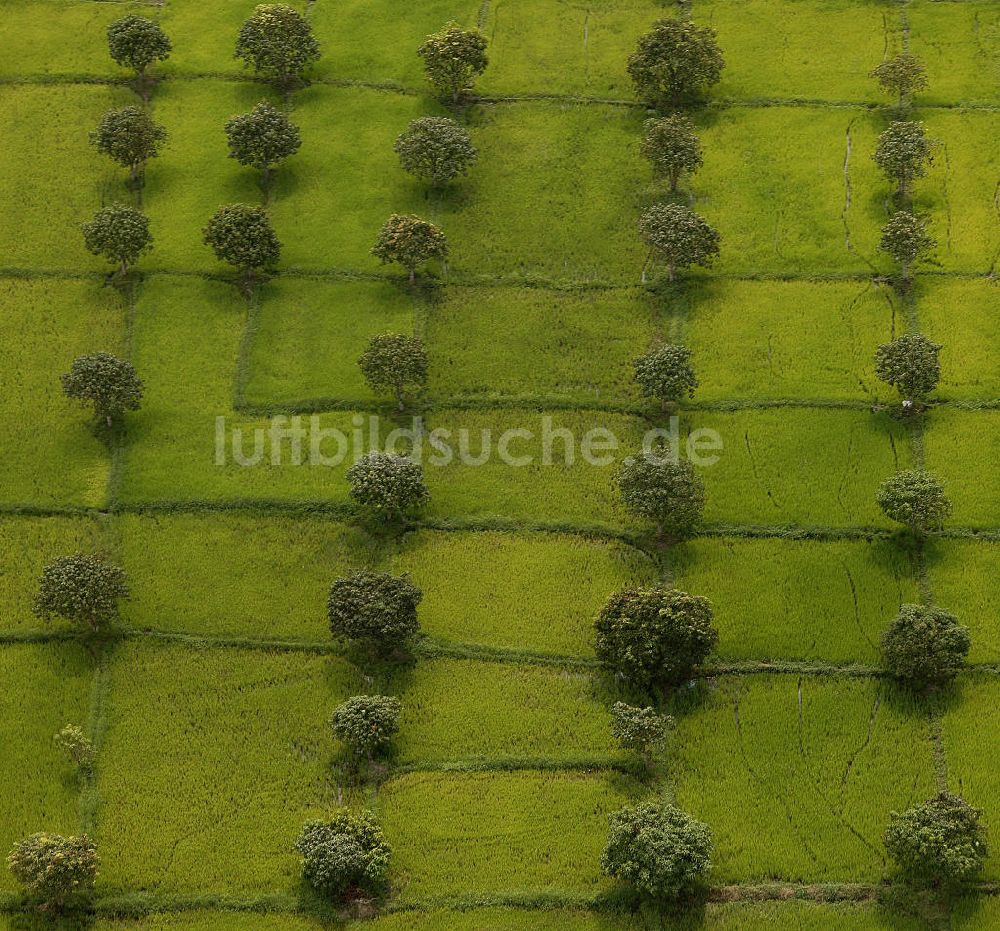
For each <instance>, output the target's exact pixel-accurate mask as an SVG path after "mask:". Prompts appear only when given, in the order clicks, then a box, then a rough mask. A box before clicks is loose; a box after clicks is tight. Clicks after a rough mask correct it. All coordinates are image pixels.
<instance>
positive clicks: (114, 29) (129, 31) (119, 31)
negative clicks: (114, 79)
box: [108, 13, 171, 78]
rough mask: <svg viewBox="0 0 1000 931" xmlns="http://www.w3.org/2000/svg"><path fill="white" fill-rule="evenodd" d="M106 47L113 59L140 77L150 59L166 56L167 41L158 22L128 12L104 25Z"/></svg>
mask: <svg viewBox="0 0 1000 931" xmlns="http://www.w3.org/2000/svg"><path fill="white" fill-rule="evenodd" d="M108 50H109V51H110V52H111V57H112V58H113V59H114V60H115V62H117V63H118V64H119V65H121V66H122V67H123V68H131V69H132V70H133V71H135V73H136V75H137V76H138V77H139V78H143V77H145V74H146V69H147V68H148V67H149V66H150V65H151V64H153V62H156V61H163V60H164V59H165V58H168V57H169V56H170V52H171V45H170V39H169V38H168V37H167V34H166V33H165V32H164V31H163V30H162V29H161V28H160V24H159V23H157V22H156V21H155V20H152V19H147V18H146V17H145V16H138V15H136V14H135V13H129V14H127V15H126V16H123V17H122V18H121V19H116V20H115V21H114V22H113V23H111V25H110V26H108Z"/></svg>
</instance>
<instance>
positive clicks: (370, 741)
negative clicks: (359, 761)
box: [330, 695, 400, 762]
mask: <svg viewBox="0 0 1000 931" xmlns="http://www.w3.org/2000/svg"><path fill="white" fill-rule="evenodd" d="M399 712H400V705H399V699H398V698H392V697H391V696H388V695H355V696H354V697H353V698H349V699H347V701H345V702H344V703H343V704H341V705H338V706H337V707H336V708H334V710H333V715H332V716H331V718H330V725H331V727H333V733H334V734H335V735H336V737H337V739H338V740H342V741H343V742H344V743H345V744H347V746H348V748H349V749H350V751H351V752H352V753H354V754H355V755H357V756H366V757H367V758H368V760H369V762H370V761H371V759H372V755H373V754H375V753H377V752H379V751H380V750H384V749H385V748H386V747H387V746H388V745H389V742H390V741H391V740H392V738H393V737H394V736H395V735H396V733H397V732H398V731H399Z"/></svg>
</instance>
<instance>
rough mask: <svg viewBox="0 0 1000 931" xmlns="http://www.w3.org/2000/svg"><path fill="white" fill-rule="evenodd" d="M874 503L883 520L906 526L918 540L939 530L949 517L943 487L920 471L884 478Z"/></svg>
mask: <svg viewBox="0 0 1000 931" xmlns="http://www.w3.org/2000/svg"><path fill="white" fill-rule="evenodd" d="M875 500H876V502H877V503H878V506H879V507H880V508H881V509H882V512H883V513H884V514H885V516H886V517H888V518H889V519H890V520H894V521H897V522H898V523H900V524H905V525H906V526H907V527H909V528H910V530H911V531H912V532H913V533H914V534H915V535H917V536H918V537H922V536H923V535H924V534H927V533H930V532H932V531H935V530H940V529H941V527H942V526H943V524H944V521H945V519H946V518H947V517H948V515H949V514H951V502H950V501H949V500H948V497H947V495H945V492H944V485H942V484H941V482H940V480H939V479H938V478H937V477H936V476H934V475H932V474H931V473H930V472H925V471H924V470H922V469H910V470H906V471H903V472H897V473H896V474H895V475H893V476H892V477H891V478H887V479H886V480H885V481H884V482H883V483H882V484H881V485H880V486H879V489H878V492H877V493H876V495H875Z"/></svg>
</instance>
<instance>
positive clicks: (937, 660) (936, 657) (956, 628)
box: [882, 605, 972, 688]
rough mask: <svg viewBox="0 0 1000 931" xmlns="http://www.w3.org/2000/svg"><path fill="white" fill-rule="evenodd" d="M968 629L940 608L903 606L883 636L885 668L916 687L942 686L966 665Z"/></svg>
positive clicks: (968, 641) (968, 645)
mask: <svg viewBox="0 0 1000 931" xmlns="http://www.w3.org/2000/svg"><path fill="white" fill-rule="evenodd" d="M971 646H972V641H971V640H970V638H969V629H968V628H967V627H963V626H962V625H961V624H959V623H958V619H957V618H956V617H955V616H954V615H953V614H949V613H948V612H947V611H943V610H942V609H941V608H935V607H932V606H925V605H903V606H902V607H901V608H900V609H899V614H898V615H897V616H896V619H895V620H894V621H893V622H892V623H891V624H890V625H889V628H888V629H887V630H886V632H885V633H884V634H883V635H882V663H883V665H884V666H885V669H886V671H887V672H888V673H889V674H890V675H893V676H896V678H898V679H904V680H905V681H907V682H908V683H910V684H911V685H913V686H915V687H917V688H924V687H926V686H929V685H941V684H943V683H945V682H948V681H949V680H951V679H953V678H955V676H957V675H958V674H959V673H960V672H961V671H962V668H963V667H964V666H965V658H966V657H967V656H968V655H969V649H970V648H971Z"/></svg>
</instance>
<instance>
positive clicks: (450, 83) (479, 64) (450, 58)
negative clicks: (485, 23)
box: [417, 23, 489, 103]
mask: <svg viewBox="0 0 1000 931" xmlns="http://www.w3.org/2000/svg"><path fill="white" fill-rule="evenodd" d="M417 54H418V55H419V56H420V57H421V58H422V59H423V60H424V71H425V73H426V74H427V80H428V81H430V82H431V84H432V85H433V86H434V89H435V90H436V91H437V92H438V94H440V95H441V96H442V97H450V98H451V100H452V102H453V103H457V102H458V99H459V97H461V95H462V93H463V92H464V91H466V90H469V89H470V88H471V87H472V85H473V84H474V83H475V80H476V78H477V77H478V76H479V75H481V74H482V73H483V72H484V71H485V70H486V65H487V64H488V63H489V59H488V58H487V57H486V37H485V36H484V35H483V34H482V33H481V32H479V30H478V29H462V28H461V27H460V26H459V25H458V24H457V23H448V25H447V26H445V27H444V29H442V30H441V31H440V32H435V33H433V34H432V35H429V36H428V37H427V38H426V39H425V40H424V42H423V44H422V45H421V46H420V48H418V49H417Z"/></svg>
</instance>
